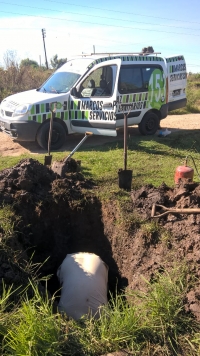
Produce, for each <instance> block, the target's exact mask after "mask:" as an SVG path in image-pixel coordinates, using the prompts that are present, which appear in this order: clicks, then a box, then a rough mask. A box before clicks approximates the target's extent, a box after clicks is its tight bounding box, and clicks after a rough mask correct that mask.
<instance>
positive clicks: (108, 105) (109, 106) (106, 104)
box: [103, 103, 112, 108]
mask: <svg viewBox="0 0 200 356" xmlns="http://www.w3.org/2000/svg"><path fill="white" fill-rule="evenodd" d="M103 108H112V103H104V104H103Z"/></svg>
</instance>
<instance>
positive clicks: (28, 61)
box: [20, 58, 39, 68]
mask: <svg viewBox="0 0 200 356" xmlns="http://www.w3.org/2000/svg"><path fill="white" fill-rule="evenodd" d="M23 66H24V67H29V66H31V67H33V68H38V67H39V64H38V63H37V62H36V61H34V60H32V59H29V58H26V59H23V60H22V61H21V63H20V67H23Z"/></svg>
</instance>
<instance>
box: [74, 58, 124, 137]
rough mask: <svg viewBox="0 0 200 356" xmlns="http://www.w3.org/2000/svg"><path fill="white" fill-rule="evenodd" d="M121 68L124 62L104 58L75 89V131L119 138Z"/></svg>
mask: <svg viewBox="0 0 200 356" xmlns="http://www.w3.org/2000/svg"><path fill="white" fill-rule="evenodd" d="M98 61H100V60H98ZM120 67H121V59H114V60H107V59H104V58H103V59H101V62H100V63H98V64H96V63H94V65H93V67H92V68H91V69H90V70H89V72H87V74H86V75H85V76H84V78H83V79H82V80H81V81H80V82H79V84H78V85H77V87H76V88H75V90H74V89H72V90H71V94H70V98H69V100H70V103H69V108H70V111H69V117H70V123H71V128H72V130H73V131H74V132H79V133H85V132H86V131H89V132H92V133H93V134H95V135H105V136H117V132H116V106H117V89H118V78H119V71H120ZM75 92H76V93H77V94H76V95H74V93H75Z"/></svg>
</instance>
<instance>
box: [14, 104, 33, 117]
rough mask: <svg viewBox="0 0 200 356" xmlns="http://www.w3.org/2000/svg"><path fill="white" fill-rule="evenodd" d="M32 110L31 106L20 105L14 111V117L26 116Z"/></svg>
mask: <svg viewBox="0 0 200 356" xmlns="http://www.w3.org/2000/svg"><path fill="white" fill-rule="evenodd" d="M30 108H31V105H30V104H23V105H19V106H18V107H17V108H16V109H15V110H14V111H13V114H12V116H19V115H24V114H26V113H27V112H28V111H29V110H30Z"/></svg>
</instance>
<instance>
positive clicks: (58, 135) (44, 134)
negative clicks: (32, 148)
mask: <svg viewBox="0 0 200 356" xmlns="http://www.w3.org/2000/svg"><path fill="white" fill-rule="evenodd" d="M49 127H50V122H49V121H48V122H46V123H45V124H44V125H43V126H42V127H41V128H40V130H39V132H38V134H37V138H36V140H37V143H38V145H39V146H40V147H42V148H44V149H45V150H47V149H48V140H49ZM66 139H67V134H66V131H65V129H64V127H63V126H62V125H61V124H59V122H56V121H54V123H53V128H52V137H51V147H50V148H51V150H52V151H54V150H58V149H59V148H60V147H62V146H63V145H64V143H65V141H66Z"/></svg>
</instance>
